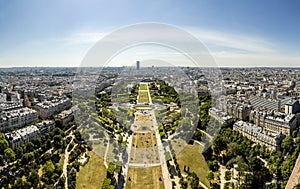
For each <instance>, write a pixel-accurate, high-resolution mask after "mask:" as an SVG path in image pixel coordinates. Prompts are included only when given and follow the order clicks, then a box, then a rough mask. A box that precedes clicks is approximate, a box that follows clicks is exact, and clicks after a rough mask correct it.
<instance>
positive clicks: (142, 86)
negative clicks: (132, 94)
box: [140, 84, 148, 90]
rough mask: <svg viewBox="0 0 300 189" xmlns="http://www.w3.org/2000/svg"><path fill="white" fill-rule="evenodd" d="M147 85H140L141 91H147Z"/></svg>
mask: <svg viewBox="0 0 300 189" xmlns="http://www.w3.org/2000/svg"><path fill="white" fill-rule="evenodd" d="M147 89H148V88H147V84H140V90H147Z"/></svg>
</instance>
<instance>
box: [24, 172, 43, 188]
mask: <svg viewBox="0 0 300 189" xmlns="http://www.w3.org/2000/svg"><path fill="white" fill-rule="evenodd" d="M39 180H40V177H39V175H38V173H37V171H36V170H32V171H31V172H30V174H29V176H28V177H27V181H28V182H30V183H31V185H32V186H33V187H34V188H36V187H37V185H38V183H39Z"/></svg>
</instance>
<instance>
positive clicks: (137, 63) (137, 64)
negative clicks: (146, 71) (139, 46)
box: [136, 61, 140, 70]
mask: <svg viewBox="0 0 300 189" xmlns="http://www.w3.org/2000/svg"><path fill="white" fill-rule="evenodd" d="M136 69H137V70H139V69H140V61H136Z"/></svg>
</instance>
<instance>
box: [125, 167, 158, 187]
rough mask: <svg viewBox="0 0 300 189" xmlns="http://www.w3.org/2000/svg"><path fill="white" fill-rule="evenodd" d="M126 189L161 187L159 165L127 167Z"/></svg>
mask: <svg viewBox="0 0 300 189" xmlns="http://www.w3.org/2000/svg"><path fill="white" fill-rule="evenodd" d="M126 188H127V189H163V188H164V182H163V177H162V171H161V167H160V166H155V167H147V168H144V167H143V168H139V167H129V169H128V177H127V181H126Z"/></svg>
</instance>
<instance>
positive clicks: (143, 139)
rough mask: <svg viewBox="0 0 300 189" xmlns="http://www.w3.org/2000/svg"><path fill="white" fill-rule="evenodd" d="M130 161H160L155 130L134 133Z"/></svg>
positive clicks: (151, 162)
mask: <svg viewBox="0 0 300 189" xmlns="http://www.w3.org/2000/svg"><path fill="white" fill-rule="evenodd" d="M130 163H144V164H153V163H160V159H159V154H158V150H157V141H156V136H155V133H154V132H148V133H134V134H133V139H132V148H131V153H130Z"/></svg>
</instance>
